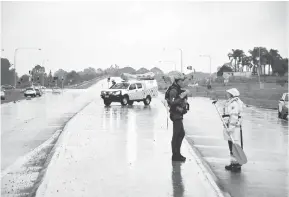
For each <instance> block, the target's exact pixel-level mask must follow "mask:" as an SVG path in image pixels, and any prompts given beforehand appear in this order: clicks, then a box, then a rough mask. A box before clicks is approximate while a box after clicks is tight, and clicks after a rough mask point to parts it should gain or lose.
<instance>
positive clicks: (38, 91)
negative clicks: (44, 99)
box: [35, 88, 43, 97]
mask: <svg viewBox="0 0 289 197" xmlns="http://www.w3.org/2000/svg"><path fill="white" fill-rule="evenodd" d="M35 91H36V96H39V97H40V96H42V94H43V92H42V90H41V89H40V88H35Z"/></svg>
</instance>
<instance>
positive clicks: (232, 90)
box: [226, 88, 240, 97]
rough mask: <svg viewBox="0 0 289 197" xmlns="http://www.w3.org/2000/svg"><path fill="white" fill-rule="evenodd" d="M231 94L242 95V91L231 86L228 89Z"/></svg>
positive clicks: (234, 95)
mask: <svg viewBox="0 0 289 197" xmlns="http://www.w3.org/2000/svg"><path fill="white" fill-rule="evenodd" d="M226 92H228V93H229V94H231V95H232V96H233V97H238V96H240V92H239V91H238V90H237V89H236V88H231V89H229V90H226Z"/></svg>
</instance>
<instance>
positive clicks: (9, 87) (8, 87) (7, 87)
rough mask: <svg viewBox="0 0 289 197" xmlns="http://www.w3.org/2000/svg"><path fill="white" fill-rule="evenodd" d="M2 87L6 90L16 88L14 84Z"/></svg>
mask: <svg viewBox="0 0 289 197" xmlns="http://www.w3.org/2000/svg"><path fill="white" fill-rule="evenodd" d="M1 89H4V90H12V89H15V87H14V86H12V85H7V84H6V85H2V86H1Z"/></svg>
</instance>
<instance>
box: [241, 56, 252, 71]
mask: <svg viewBox="0 0 289 197" xmlns="http://www.w3.org/2000/svg"><path fill="white" fill-rule="evenodd" d="M241 65H242V70H243V71H244V67H247V68H250V69H252V67H253V64H252V58H251V57H250V56H246V55H243V57H242V59H241Z"/></svg>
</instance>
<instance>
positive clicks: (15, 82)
mask: <svg viewBox="0 0 289 197" xmlns="http://www.w3.org/2000/svg"><path fill="white" fill-rule="evenodd" d="M20 49H21V50H23V49H27V50H39V51H41V49H40V48H28V47H25V48H16V49H15V52H14V84H15V88H16V85H17V77H16V55H17V52H18V50H20Z"/></svg>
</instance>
